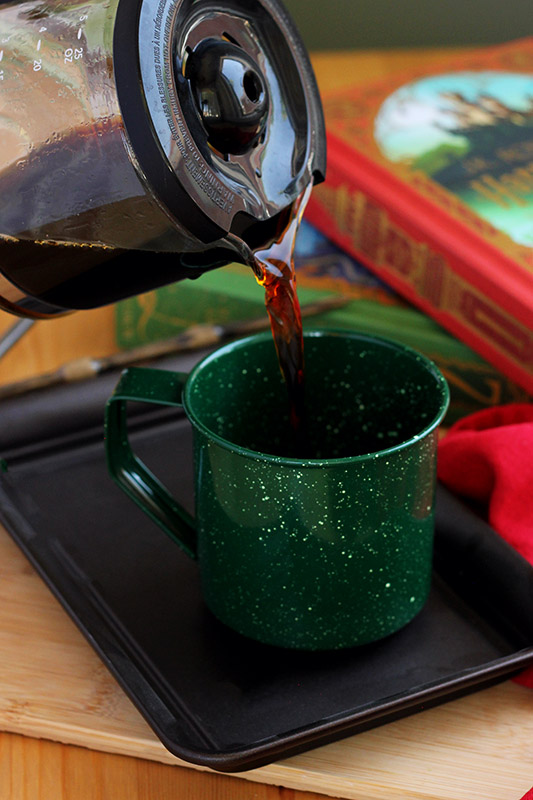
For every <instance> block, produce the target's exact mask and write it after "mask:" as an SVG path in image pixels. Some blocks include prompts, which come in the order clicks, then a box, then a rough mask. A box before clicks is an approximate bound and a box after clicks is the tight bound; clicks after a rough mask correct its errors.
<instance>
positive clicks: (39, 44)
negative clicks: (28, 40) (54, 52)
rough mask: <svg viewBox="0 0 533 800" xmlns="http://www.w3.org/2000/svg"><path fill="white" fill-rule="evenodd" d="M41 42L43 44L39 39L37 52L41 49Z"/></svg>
mask: <svg viewBox="0 0 533 800" xmlns="http://www.w3.org/2000/svg"><path fill="white" fill-rule="evenodd" d="M41 42H42V40H41V39H39V41H38V42H37V50H40V49H41Z"/></svg>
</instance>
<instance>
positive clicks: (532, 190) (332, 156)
mask: <svg viewBox="0 0 533 800" xmlns="http://www.w3.org/2000/svg"><path fill="white" fill-rule="evenodd" d="M324 106H325V114H326V127H327V131H328V171H327V179H326V182H325V183H324V184H321V185H320V186H318V187H316V188H315V190H314V192H313V194H312V196H311V200H310V204H309V206H308V211H307V219H308V220H309V221H310V222H311V223H312V224H314V225H315V226H316V227H317V229H319V230H320V231H322V233H324V234H325V235H327V236H328V238H330V239H331V240H332V241H333V242H335V244H336V245H337V246H338V247H339V248H340V249H341V250H343V251H344V252H346V253H349V254H351V255H352V256H353V257H354V258H356V259H358V260H359V261H361V262H362V263H363V264H364V265H365V266H366V267H367V268H369V269H370V270H371V271H372V272H373V273H374V274H375V275H377V276H379V278H380V279H381V280H382V281H384V282H385V283H386V284H387V285H388V286H390V287H391V288H392V289H394V291H396V292H398V293H399V294H400V295H401V296H402V297H403V298H404V299H405V300H407V301H408V302H409V303H410V304H412V306H413V307H416V308H418V309H420V311H421V312H422V313H423V314H425V315H428V316H430V317H431V318H433V319H434V320H435V321H436V322H437V323H438V324H439V325H440V326H442V327H443V328H444V329H446V330H447V331H448V332H449V333H450V334H451V335H452V336H453V337H455V338H457V339H458V340H459V341H461V342H463V343H464V344H466V345H467V346H468V347H469V348H471V350H472V351H474V352H475V353H477V354H478V355H479V356H481V358H482V359H483V361H484V362H485V363H486V364H487V365H488V364H490V365H491V366H492V367H493V370H494V372H493V377H491V378H488V373H487V380H488V381H493V380H494V381H495V384H494V385H495V387H496V385H499V386H501V380H503V376H505V378H506V379H507V380H508V381H509V382H511V383H512V384H514V386H515V387H519V388H520V390H521V391H522V392H523V393H525V395H526V397H530V396H531V395H532V394H533V39H532V38H530V39H523V40H520V41H517V42H513V43H510V44H507V45H500V46H496V47H491V48H485V49H479V50H474V51H472V52H471V54H469V55H468V56H465V57H462V58H460V59H455V60H453V61H452V62H450V63H445V64H442V65H441V66H440V67H438V68H437V67H434V68H432V69H431V71H430V72H428V71H425V72H423V73H420V72H419V73H416V74H413V73H410V74H406V75H395V76H394V77H393V78H389V79H387V80H381V81H380V82H377V83H374V84H371V85H369V84H366V85H364V86H361V85H359V84H358V85H357V87H354V88H353V89H352V90H350V89H349V88H348V89H343V91H342V92H339V93H335V94H333V95H331V96H329V97H325V98H324ZM422 349H423V348H422ZM435 360H437V361H438V360H439V359H438V354H435ZM498 376H501V377H498ZM487 386H488V383H487ZM513 391H514V390H513ZM493 400H494V402H505V401H506V397H505V392H501V393H500V390H499V389H496V391H495V393H494V395H493Z"/></svg>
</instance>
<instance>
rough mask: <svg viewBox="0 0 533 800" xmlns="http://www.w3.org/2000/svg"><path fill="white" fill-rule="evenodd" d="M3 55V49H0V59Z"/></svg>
mask: <svg viewBox="0 0 533 800" xmlns="http://www.w3.org/2000/svg"><path fill="white" fill-rule="evenodd" d="M3 57H4V51H3V50H0V61H1V60H2V59H3Z"/></svg>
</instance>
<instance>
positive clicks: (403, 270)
mask: <svg viewBox="0 0 533 800" xmlns="http://www.w3.org/2000/svg"><path fill="white" fill-rule="evenodd" d="M306 217H307V219H308V220H309V222H310V223H311V224H312V225H315V226H316V228H317V229H318V230H320V231H322V232H323V233H324V234H326V235H327V236H328V237H329V238H330V239H331V240H332V241H334V242H335V243H336V244H337V245H338V246H339V247H341V248H342V249H344V250H345V251H346V252H348V253H350V254H352V255H354V256H355V257H356V258H358V259H360V260H361V261H362V262H363V263H364V264H365V265H366V266H368V267H369V268H370V269H371V270H372V271H374V272H376V274H378V275H379V277H380V278H382V279H383V280H384V281H385V282H386V283H388V284H389V285H390V286H391V287H392V288H393V289H395V290H396V291H397V292H399V293H400V294H402V295H403V296H404V297H405V298H406V299H407V300H409V301H410V302H412V303H413V304H414V305H416V306H418V307H419V308H420V309H421V310H422V311H424V312H425V313H427V314H428V315H430V316H431V317H433V318H434V319H435V320H436V321H437V322H438V323H439V324H441V325H442V326H443V327H444V328H446V329H447V330H448V331H450V332H451V333H452V334H453V335H454V336H456V337H457V338H459V339H461V340H462V341H463V342H465V343H466V344H468V345H469V346H470V347H472V349H473V350H475V351H476V352H478V353H479V354H480V355H481V356H482V357H483V358H485V359H486V360H487V361H489V362H490V363H492V364H494V365H495V366H496V367H497V368H498V369H500V370H501V371H502V372H503V373H504V374H506V375H507V376H508V377H509V378H511V380H513V381H515V382H516V383H518V384H519V385H520V386H522V387H523V388H524V389H525V390H526V391H527V392H529V393H530V394H533V265H532V272H531V274H530V275H528V274H527V273H526V272H525V271H524V270H518V269H517V267H516V265H515V264H514V263H512V262H511V260H510V259H509V258H508V257H507V256H505V255H504V254H503V253H501V252H499V251H497V250H495V248H494V247H492V245H490V244H489V243H487V242H486V241H484V240H483V239H482V232H480V236H476V235H475V234H474V233H473V232H472V230H471V229H470V228H469V227H467V226H466V225H464V226H462V225H461V223H460V222H458V221H457V219H454V218H453V217H452V216H451V215H449V214H447V213H446V210H445V209H444V208H442V203H440V204H439V205H437V203H432V202H431V201H429V200H427V198H425V197H423V196H422V195H419V194H418V193H417V192H416V191H415V190H414V189H413V188H412V187H411V186H408V185H406V184H404V183H403V182H401V181H400V180H399V179H398V178H396V177H394V176H391V175H390V174H389V173H388V172H387V171H386V170H385V169H383V168H381V167H379V165H376V164H374V163H373V162H371V161H370V160H369V159H367V158H366V157H365V156H363V155H362V154H361V153H359V152H357V151H355V150H354V149H353V148H350V147H349V146H348V145H346V144H345V143H344V142H342V141H340V140H338V139H336V138H335V137H334V136H332V135H331V134H330V135H328V174H327V181H326V182H325V183H324V184H321V185H319V186H317V187H316V188H315V189H314V191H313V194H312V195H311V200H310V202H309V205H308V207H307V210H306ZM480 222H481V221H480Z"/></svg>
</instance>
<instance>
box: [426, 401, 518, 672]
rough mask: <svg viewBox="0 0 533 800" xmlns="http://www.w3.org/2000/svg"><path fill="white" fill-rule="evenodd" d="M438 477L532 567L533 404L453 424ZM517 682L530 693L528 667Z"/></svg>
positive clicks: (442, 451) (443, 446)
mask: <svg viewBox="0 0 533 800" xmlns="http://www.w3.org/2000/svg"><path fill="white" fill-rule="evenodd" d="M438 475H439V479H440V480H441V481H442V483H443V484H444V485H445V486H447V487H448V488H449V489H450V490H451V491H453V492H455V493H456V494H457V495H460V496H463V497H465V498H469V499H471V500H475V501H476V502H477V503H478V504H481V506H482V507H483V508H484V509H485V511H486V519H487V522H488V523H489V525H490V526H491V527H492V528H493V529H494V530H495V531H497V533H499V534H500V536H502V537H503V538H504V539H506V540H507V541H508V542H509V544H511V545H512V546H513V547H514V548H515V549H516V550H518V552H519V553H520V554H521V555H522V556H523V557H524V558H526V559H527V560H528V561H529V562H530V564H533V404H529V403H515V404H509V405H506V406H496V407H494V408H488V409H484V410H483V411H478V412H476V413H475V414H470V415H469V416H468V417H464V418H463V419H461V420H459V421H458V422H456V423H455V424H454V425H452V427H451V428H450V429H449V431H448V432H447V434H446V435H445V436H444V437H443V438H442V440H441V441H440V443H439V457H438ZM517 681H518V682H519V683H522V684H523V685H525V686H529V687H530V688H533V668H530V669H528V670H526V672H525V673H522V675H520V676H519V678H517Z"/></svg>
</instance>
